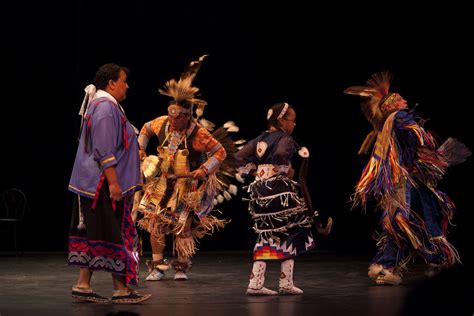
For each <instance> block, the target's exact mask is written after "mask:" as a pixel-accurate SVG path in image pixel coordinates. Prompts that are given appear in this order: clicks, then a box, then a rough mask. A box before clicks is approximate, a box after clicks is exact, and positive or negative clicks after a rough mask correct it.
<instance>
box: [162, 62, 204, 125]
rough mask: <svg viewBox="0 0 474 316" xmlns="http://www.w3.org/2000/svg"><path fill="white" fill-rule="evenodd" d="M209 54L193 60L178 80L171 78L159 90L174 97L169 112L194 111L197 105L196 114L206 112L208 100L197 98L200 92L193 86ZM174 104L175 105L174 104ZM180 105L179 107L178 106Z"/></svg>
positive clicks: (176, 113)
mask: <svg viewBox="0 0 474 316" xmlns="http://www.w3.org/2000/svg"><path fill="white" fill-rule="evenodd" d="M207 56H208V55H203V56H201V57H200V58H199V60H197V61H192V62H191V63H190V64H189V65H188V66H187V67H186V68H185V69H184V71H183V73H182V74H181V77H180V78H179V80H178V81H176V80H175V79H171V80H169V81H167V82H166V83H165V86H164V88H163V89H159V90H158V91H159V92H160V93H161V94H163V95H166V96H169V97H171V98H173V100H174V102H173V104H172V105H170V107H169V108H168V112H169V114H170V115H172V116H177V115H179V113H183V112H184V113H192V111H193V109H194V106H196V107H197V108H196V115H197V117H198V118H199V117H200V116H202V114H203V112H204V107H205V106H206V105H207V102H206V101H204V100H201V99H198V98H196V95H197V93H198V92H199V88H198V87H193V80H194V78H195V77H196V74H197V72H198V70H199V68H200V67H201V63H202V61H203V60H204V58H206V57H207ZM173 105H174V106H173ZM176 105H179V107H176Z"/></svg>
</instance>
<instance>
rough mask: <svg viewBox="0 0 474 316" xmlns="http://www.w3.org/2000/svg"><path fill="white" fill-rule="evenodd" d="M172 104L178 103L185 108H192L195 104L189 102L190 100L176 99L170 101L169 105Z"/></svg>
mask: <svg viewBox="0 0 474 316" xmlns="http://www.w3.org/2000/svg"><path fill="white" fill-rule="evenodd" d="M172 104H177V105H179V106H181V107H183V108H185V109H190V108H191V107H192V106H193V104H192V103H191V102H189V101H188V100H179V101H176V100H174V99H173V100H171V101H170V102H169V105H172Z"/></svg>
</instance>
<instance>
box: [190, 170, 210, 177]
mask: <svg viewBox="0 0 474 316" xmlns="http://www.w3.org/2000/svg"><path fill="white" fill-rule="evenodd" d="M191 176H192V177H193V178H194V179H203V178H205V177H206V176H207V173H206V171H204V169H202V168H198V169H196V170H194V171H193V172H191Z"/></svg>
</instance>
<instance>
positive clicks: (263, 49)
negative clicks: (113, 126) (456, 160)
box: [0, 0, 474, 262]
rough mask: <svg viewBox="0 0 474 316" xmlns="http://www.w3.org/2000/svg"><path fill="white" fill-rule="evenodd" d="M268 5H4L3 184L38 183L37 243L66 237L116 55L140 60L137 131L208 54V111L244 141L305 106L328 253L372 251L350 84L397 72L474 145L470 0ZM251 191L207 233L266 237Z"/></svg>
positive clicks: (462, 169) (405, 87) (458, 234)
mask: <svg viewBox="0 0 474 316" xmlns="http://www.w3.org/2000/svg"><path fill="white" fill-rule="evenodd" d="M255 5H257V2H255V4H249V3H243V2H238V1H231V2H229V1H220V2H216V3H212V4H211V3H205V2H203V1H196V2H193V3H186V2H176V3H172V2H163V1H144V0H142V1H117V0H116V1H67V4H66V1H65V3H62V4H54V5H53V4H49V3H46V2H41V3H35V4H26V3H17V4H15V5H10V6H9V7H8V6H7V7H5V8H4V14H5V15H8V16H10V17H11V21H12V22H8V23H7V22H2V23H5V25H4V27H2V29H3V31H2V32H3V33H4V34H3V36H2V37H3V40H2V53H3V56H4V57H3V61H4V62H3V67H2V68H3V69H4V70H6V75H4V78H3V79H4V81H7V82H8V83H7V86H6V88H5V90H4V98H3V102H2V114H1V118H2V124H1V128H2V130H1V133H2V134H1V135H2V158H3V159H2V161H3V163H2V165H1V170H2V176H1V189H6V188H9V187H18V188H20V189H22V190H24V191H25V192H26V194H27V197H28V208H27V214H26V218H25V225H24V230H23V236H22V242H23V245H24V248H25V250H27V251H65V250H66V249H67V231H68V227H69V221H70V213H71V206H72V198H73V195H72V194H71V193H69V192H68V191H67V184H68V181H69V176H70V172H71V168H72V164H73V161H74V156H75V151H76V146H77V140H76V139H77V135H78V131H79V122H80V119H79V116H78V115H77V113H78V111H79V106H80V104H81V102H82V98H83V88H84V87H85V86H86V85H87V84H89V83H90V82H91V80H92V78H93V76H94V72H95V70H96V69H97V68H98V67H99V66H100V65H102V64H104V63H107V62H116V63H118V64H121V65H125V66H128V67H129V68H130V69H131V71H132V73H131V76H130V77H129V85H130V90H129V93H128V98H127V100H126V101H125V102H124V103H123V106H124V108H125V110H126V112H127V115H128V117H129V119H130V121H131V122H132V123H133V124H135V125H136V126H137V127H138V128H140V127H141V126H142V125H143V124H144V123H145V122H147V121H148V120H151V119H153V118H155V117H157V116H159V115H163V114H165V113H166V105H167V102H168V99H167V98H166V97H164V96H161V95H159V93H158V88H159V87H161V86H162V85H163V84H164V82H165V81H166V80H168V79H170V78H172V77H177V76H178V75H179V74H180V73H181V71H182V70H183V68H184V66H185V65H186V64H187V63H189V62H190V61H191V60H194V59H196V58H198V57H199V56H201V55H202V54H205V53H207V54H209V55H210V56H209V57H208V58H207V59H206V60H205V62H204V64H203V66H202V67H201V70H200V73H199V74H198V76H197V78H196V81H195V83H196V85H197V86H198V87H200V88H201V93H202V97H203V98H204V99H206V100H207V101H208V102H209V105H208V106H207V108H206V112H205V117H206V118H207V119H209V120H211V121H213V122H215V123H217V124H223V123H224V122H226V121H228V120H234V121H235V122H236V123H237V124H238V125H239V126H240V128H241V132H240V133H239V138H240V137H243V138H246V139H251V138H253V137H255V136H256V135H257V134H259V133H260V131H262V130H263V129H264V128H265V126H264V124H265V115H266V109H267V107H268V106H270V105H271V104H273V103H275V102H278V101H287V102H289V103H292V104H293V105H294V106H295V108H296V110H297V115H298V118H297V122H298V124H297V127H296V130H295V133H294V137H295V139H296V140H297V141H298V142H299V143H301V144H304V145H306V146H307V147H308V148H309V149H310V151H311V154H312V156H311V165H310V177H309V186H310V189H311V193H312V197H313V204H314V205H315V206H316V207H317V208H318V209H319V210H320V212H321V213H322V214H323V217H324V218H326V217H327V216H332V217H333V218H334V220H335V224H334V230H333V233H332V234H331V235H330V236H329V237H327V238H321V237H318V241H319V243H320V249H324V250H329V251H339V252H347V253H350V252H367V253H368V254H371V252H372V251H374V245H373V240H372V239H371V235H372V233H373V230H374V227H375V224H376V221H377V220H376V217H375V216H374V215H373V214H372V213H370V211H369V212H368V213H367V214H365V215H364V214H363V213H362V212H361V211H360V210H359V209H356V210H352V211H350V204H349V203H348V200H349V198H350V195H351V193H352V191H353V186H354V185H355V183H356V182H357V180H358V177H359V175H360V173H361V170H362V168H363V167H364V164H365V162H366V161H367V159H368V157H367V156H363V157H361V156H357V150H358V148H359V146H360V144H361V142H362V141H363V139H364V137H365V135H366V134H367V133H368V132H369V131H370V126H369V124H368V122H366V121H365V119H364V117H363V116H362V114H361V113H360V109H359V99H358V98H357V97H351V96H346V95H343V93H342V91H343V90H344V88H346V87H348V86H350V85H361V84H364V82H365V80H366V79H367V78H368V77H369V76H370V74H371V73H373V72H375V71H379V70H383V69H389V70H391V71H392V72H393V74H394V75H395V80H394V83H393V85H392V87H393V90H394V91H398V92H400V93H401V94H402V95H403V96H404V97H405V98H406V99H407V100H408V102H409V104H410V105H411V106H413V105H414V104H415V103H418V104H419V106H418V108H417V111H418V112H419V113H420V114H421V115H422V116H423V117H425V118H428V119H429V121H428V122H427V124H426V127H427V128H428V129H430V130H432V131H434V132H435V133H437V135H438V136H439V137H440V139H442V140H445V139H446V138H447V137H449V136H453V137H456V138H458V139H460V140H461V141H463V142H465V143H466V144H467V145H468V146H469V147H470V148H471V149H474V143H473V138H472V131H471V132H469V130H471V129H472V120H471V115H469V114H468V112H469V111H471V110H472V109H471V108H472V104H473V102H472V97H471V94H472V92H473V90H472V84H473V82H472V81H473V80H472V77H470V76H471V74H472V71H473V61H472V56H474V54H473V53H474V52H473V49H472V48H471V47H472V43H468V41H470V39H471V38H472V34H470V33H469V31H468V30H469V29H472V25H471V24H472V22H469V20H471V21H472V19H471V18H470V17H468V12H469V11H468V10H466V8H462V7H454V5H453V6H452V7H447V6H446V5H445V4H444V5H431V6H430V7H425V8H422V9H421V8H414V7H410V6H404V7H400V6H398V5H390V4H387V5H386V6H380V5H378V7H377V9H374V7H361V6H354V5H353V6H349V7H347V6H343V5H342V4H340V5H333V6H332V7H323V6H322V5H320V4H309V2H307V1H300V2H299V1H291V2H286V4H277V3H273V2H265V3H258V7H256V6H255ZM4 74H5V72H4ZM151 148H153V147H151ZM472 171H473V158H472V157H471V158H470V159H469V160H468V161H467V162H465V163H464V164H462V165H458V166H454V167H452V168H451V169H450V170H449V174H448V175H447V176H446V178H445V180H444V182H443V183H442V185H441V186H442V187H443V188H444V189H445V191H446V192H447V193H448V194H449V195H450V196H451V197H452V199H453V200H454V202H455V203H456V204H457V206H458V213H457V216H456V218H455V223H456V225H457V226H455V227H452V228H451V240H452V241H453V243H454V244H455V245H456V246H457V247H458V249H459V250H460V252H461V254H462V256H463V258H464V260H465V261H467V262H469V260H470V258H471V250H472V249H473V245H472V241H470V239H471V238H470V236H469V232H470V231H471V230H472V228H471V225H472V222H473V215H472V211H473V210H472V204H471V198H472V194H473V193H474V191H473V185H472V176H473V172H472ZM240 198H241V195H240V196H239V198H237V199H234V200H233V201H231V202H229V203H226V204H224V205H222V207H221V209H222V211H223V214H224V216H225V217H226V218H228V219H232V221H231V223H230V224H229V225H228V226H227V227H226V228H225V229H224V230H223V231H221V232H218V233H216V234H215V236H213V237H206V238H205V239H204V240H203V241H202V242H201V244H200V249H201V250H250V249H251V248H252V245H253V240H254V237H255V236H254V235H253V233H252V231H251V228H250V226H251V221H250V217H249V215H248V213H247V211H246V205H245V203H244V202H242V201H241V200H240ZM0 240H1V247H0V251H2V250H8V249H11V243H10V241H9V239H8V238H7V237H2V238H1V239H0ZM145 246H146V247H148V245H146V244H145ZM145 249H146V248H145ZM368 259H369V256H368Z"/></svg>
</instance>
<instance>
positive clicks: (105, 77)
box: [94, 63, 130, 90]
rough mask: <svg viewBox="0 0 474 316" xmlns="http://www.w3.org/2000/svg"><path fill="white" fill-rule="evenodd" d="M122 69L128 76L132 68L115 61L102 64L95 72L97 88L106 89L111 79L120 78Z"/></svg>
mask: <svg viewBox="0 0 474 316" xmlns="http://www.w3.org/2000/svg"><path fill="white" fill-rule="evenodd" d="M120 71H124V72H125V74H126V75H127V76H128V74H129V73H130V70H129V69H128V68H127V67H122V66H119V65H117V64H113V63H110V64H105V65H102V66H100V68H99V69H98V70H97V72H96V73H95V77H94V86H95V87H96V88H97V89H101V90H105V88H107V85H108V84H109V80H113V81H117V80H118V78H119V77H120Z"/></svg>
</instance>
